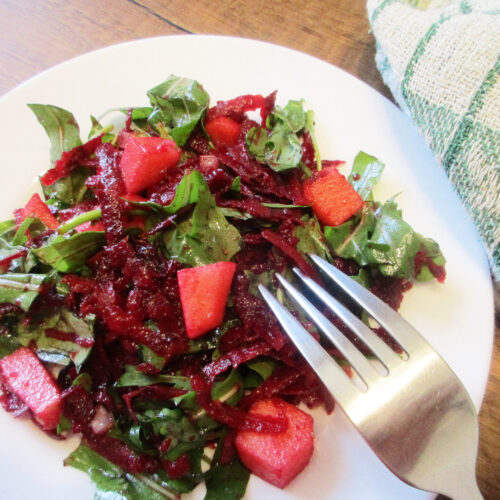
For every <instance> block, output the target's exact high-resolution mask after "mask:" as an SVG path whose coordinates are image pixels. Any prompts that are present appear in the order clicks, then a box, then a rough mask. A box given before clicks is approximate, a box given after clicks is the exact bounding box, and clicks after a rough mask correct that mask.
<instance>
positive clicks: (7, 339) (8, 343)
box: [0, 335, 21, 358]
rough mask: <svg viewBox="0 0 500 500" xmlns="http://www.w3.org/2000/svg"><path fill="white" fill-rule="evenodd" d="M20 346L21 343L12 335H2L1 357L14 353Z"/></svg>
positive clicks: (0, 337) (0, 344) (0, 338)
mask: <svg viewBox="0 0 500 500" xmlns="http://www.w3.org/2000/svg"><path fill="white" fill-rule="evenodd" d="M19 347H21V344H19V343H18V342H16V340H15V339H14V338H12V336H11V335H0V358H3V357H4V356H8V355H9V354H12V353H13V352H14V351H15V350H17V349H19Z"/></svg>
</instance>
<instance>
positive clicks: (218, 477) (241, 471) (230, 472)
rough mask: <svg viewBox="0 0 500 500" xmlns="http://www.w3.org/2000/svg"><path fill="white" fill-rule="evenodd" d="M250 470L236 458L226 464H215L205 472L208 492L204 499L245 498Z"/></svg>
mask: <svg viewBox="0 0 500 500" xmlns="http://www.w3.org/2000/svg"><path fill="white" fill-rule="evenodd" d="M249 479H250V472H249V471H248V469H247V468H246V467H244V466H243V464H242V463H241V462H240V461H239V460H238V459H237V458H235V459H234V460H233V461H232V462H230V463H229V464H226V465H221V464H215V465H213V466H212V467H210V469H209V470H208V471H207V472H205V484H206V486H207V493H206V495H205V498H204V500H236V499H239V498H243V496H244V495H245V491H246V489H247V485H248V480H249Z"/></svg>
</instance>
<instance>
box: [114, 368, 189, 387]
mask: <svg viewBox="0 0 500 500" xmlns="http://www.w3.org/2000/svg"><path fill="white" fill-rule="evenodd" d="M152 384H169V385H173V386H174V388H176V389H183V390H186V391H190V390H191V382H190V380H189V378H188V377H182V376H180V375H162V374H159V375H147V374H145V373H142V372H140V371H139V370H138V369H137V367H136V366H133V365H127V366H126V367H125V373H124V374H123V375H122V376H121V377H120V378H119V379H118V380H117V382H116V383H115V387H130V386H137V387H144V386H148V385H152Z"/></svg>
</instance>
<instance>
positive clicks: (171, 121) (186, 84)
mask: <svg viewBox="0 0 500 500" xmlns="http://www.w3.org/2000/svg"><path fill="white" fill-rule="evenodd" d="M148 97H149V100H150V102H151V106H153V108H154V109H153V112H152V113H151V114H150V115H149V117H148V121H149V123H150V124H151V125H153V126H155V125H158V123H163V124H164V125H165V126H166V127H168V128H169V129H170V135H171V137H172V139H174V141H175V142H176V143H177V144H178V145H179V146H183V145H184V144H185V143H186V141H187V139H188V138H189V135H190V134H191V132H192V130H193V129H194V127H195V126H196V124H197V123H198V122H199V121H200V119H201V117H202V115H203V113H204V112H205V110H206V109H207V108H208V105H209V102H210V97H209V96H208V94H207V92H206V91H205V90H204V89H203V87H202V86H201V85H200V84H199V83H198V82H197V81H195V80H190V79H188V78H182V77H178V76H175V75H170V76H169V77H168V79H167V80H166V81H165V82H163V83H161V84H160V85H157V86H156V87H154V88H152V89H151V90H149V91H148Z"/></svg>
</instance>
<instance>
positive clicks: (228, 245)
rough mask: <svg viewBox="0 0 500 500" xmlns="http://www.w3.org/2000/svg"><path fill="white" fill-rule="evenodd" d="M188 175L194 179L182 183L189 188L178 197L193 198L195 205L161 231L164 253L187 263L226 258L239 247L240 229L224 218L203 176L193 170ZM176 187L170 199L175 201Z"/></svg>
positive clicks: (206, 262) (203, 263)
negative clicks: (187, 215)
mask: <svg viewBox="0 0 500 500" xmlns="http://www.w3.org/2000/svg"><path fill="white" fill-rule="evenodd" d="M189 176H194V179H193V180H192V181H191V180H190V181H189V183H188V182H187V183H186V186H187V185H191V186H192V188H191V189H190V191H189V194H188V193H187V191H186V188H184V189H183V193H184V194H183V195H182V199H183V200H184V201H186V200H189V201H190V202H191V200H195V201H196V206H195V208H194V211H193V214H192V215H191V217H190V219H188V220H186V221H184V222H182V223H181V224H179V225H178V226H177V227H176V228H175V229H174V230H172V231H169V232H167V233H165V238H164V241H165V246H166V248H167V251H168V254H169V256H170V258H173V259H176V260H178V261H180V262H182V263H183V264H187V265H190V266H202V265H205V264H212V263H214V262H220V261H229V260H230V259H231V257H232V256H233V255H234V254H235V253H236V252H238V251H239V250H240V248H241V236H240V233H239V231H238V230H237V229H236V228H235V227H234V226H233V225H231V224H229V222H227V220H226V218H225V217H224V215H223V213H222V211H221V210H220V208H219V207H217V205H216V204H215V198H214V197H213V195H212V194H211V193H210V190H209V188H208V186H207V184H206V182H205V180H204V179H203V178H202V177H201V178H200V177H199V176H201V174H200V173H199V172H197V171H193V172H191V174H189ZM185 179H186V178H185ZM183 180H184V179H183ZM181 184H182V182H181ZM180 187H181V185H179V187H178V189H177V191H176V195H175V198H174V200H173V202H172V203H174V202H175V201H176V199H177V193H178V191H179V188H180ZM184 201H183V203H184ZM186 204H187V203H186Z"/></svg>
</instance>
